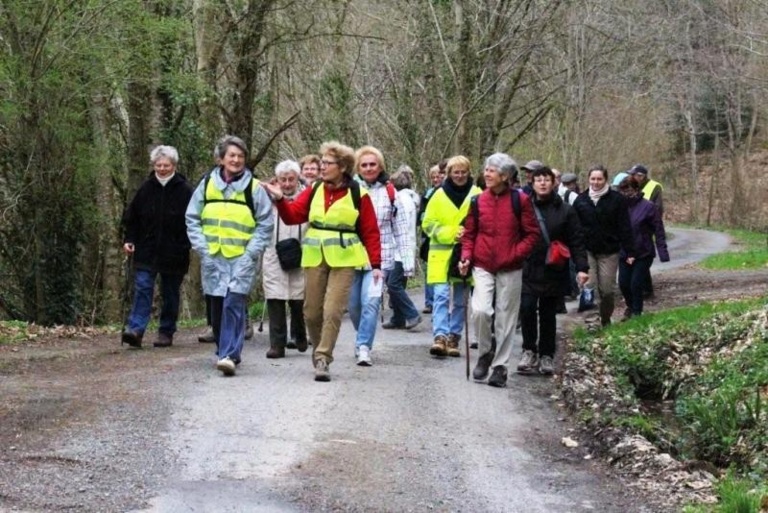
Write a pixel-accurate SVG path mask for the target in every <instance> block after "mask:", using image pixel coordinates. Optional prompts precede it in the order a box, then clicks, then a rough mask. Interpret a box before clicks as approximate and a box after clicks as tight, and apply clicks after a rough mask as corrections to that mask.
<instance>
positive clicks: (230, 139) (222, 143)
mask: <svg viewBox="0 0 768 513" xmlns="http://www.w3.org/2000/svg"><path fill="white" fill-rule="evenodd" d="M230 146H236V147H238V148H240V149H241V150H242V152H243V154H245V158H248V146H246V145H245V141H243V140H242V139H240V138H239V137H236V136H234V135H225V136H224V137H222V138H221V139H219V142H218V143H217V144H216V147H215V148H214V149H213V156H214V158H218V159H223V158H224V154H225V153H227V148H229V147H230Z"/></svg>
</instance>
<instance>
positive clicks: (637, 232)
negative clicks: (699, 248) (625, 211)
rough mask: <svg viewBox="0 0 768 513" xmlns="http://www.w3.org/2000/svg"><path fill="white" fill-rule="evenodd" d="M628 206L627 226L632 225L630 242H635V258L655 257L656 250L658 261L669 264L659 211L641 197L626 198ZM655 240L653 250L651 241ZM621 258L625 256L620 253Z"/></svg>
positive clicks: (665, 238) (662, 222)
mask: <svg viewBox="0 0 768 513" xmlns="http://www.w3.org/2000/svg"><path fill="white" fill-rule="evenodd" d="M626 200H627V205H628V206H629V224H630V225H632V240H634V241H635V256H636V257H637V258H645V257H655V256H656V249H658V251H659V259H661V261H662V262H669V252H668V251H667V237H666V234H665V232H664V221H662V219H661V214H659V209H658V208H657V207H656V205H654V204H653V203H651V202H650V201H648V200H645V199H643V198H642V197H641V196H637V197H634V198H626ZM654 237H655V238H656V247H655V248H654V244H653V239H654ZM621 256H622V257H625V256H626V255H625V254H624V252H623V251H622V255H621Z"/></svg>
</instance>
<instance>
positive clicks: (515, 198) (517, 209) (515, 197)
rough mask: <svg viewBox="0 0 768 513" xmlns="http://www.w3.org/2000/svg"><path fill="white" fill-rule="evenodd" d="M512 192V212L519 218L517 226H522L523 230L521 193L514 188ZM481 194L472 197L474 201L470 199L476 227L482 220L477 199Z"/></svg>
mask: <svg viewBox="0 0 768 513" xmlns="http://www.w3.org/2000/svg"><path fill="white" fill-rule="evenodd" d="M510 191H511V192H512V194H511V196H512V211H513V212H514V213H515V217H516V218H517V224H518V225H520V229H521V230H522V229H523V223H522V207H521V206H520V191H519V190H517V189H515V188H512V189H510ZM479 196H480V195H479V194H475V195H474V196H472V199H470V200H469V201H470V204H469V208H470V210H472V217H474V218H475V226H477V224H478V222H479V220H480V208H479V207H478V206H477V198H478V197H479Z"/></svg>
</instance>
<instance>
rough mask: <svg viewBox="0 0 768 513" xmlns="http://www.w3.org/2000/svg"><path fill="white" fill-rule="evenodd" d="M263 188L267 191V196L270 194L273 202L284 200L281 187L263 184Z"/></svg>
mask: <svg viewBox="0 0 768 513" xmlns="http://www.w3.org/2000/svg"><path fill="white" fill-rule="evenodd" d="M261 186H262V187H264V189H266V190H267V194H269V197H270V198H272V201H280V200H281V199H283V191H282V189H280V186H279V185H277V184H272V183H267V182H261Z"/></svg>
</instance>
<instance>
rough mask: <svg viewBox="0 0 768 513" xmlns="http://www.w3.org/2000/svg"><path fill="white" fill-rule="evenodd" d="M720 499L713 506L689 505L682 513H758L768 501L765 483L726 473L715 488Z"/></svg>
mask: <svg viewBox="0 0 768 513" xmlns="http://www.w3.org/2000/svg"><path fill="white" fill-rule="evenodd" d="M715 490H716V492H717V495H718V497H719V499H720V501H719V503H718V504H715V505H690V506H687V507H686V508H685V509H683V511H684V513H760V511H764V509H763V508H764V506H765V503H766V501H768V487H767V486H766V485H765V483H756V482H754V481H752V480H748V479H743V478H739V477H738V476H737V475H736V474H735V473H734V472H728V473H727V474H726V475H725V476H724V477H723V478H722V479H721V480H720V482H719V483H718V484H717V487H716V488H715Z"/></svg>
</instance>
